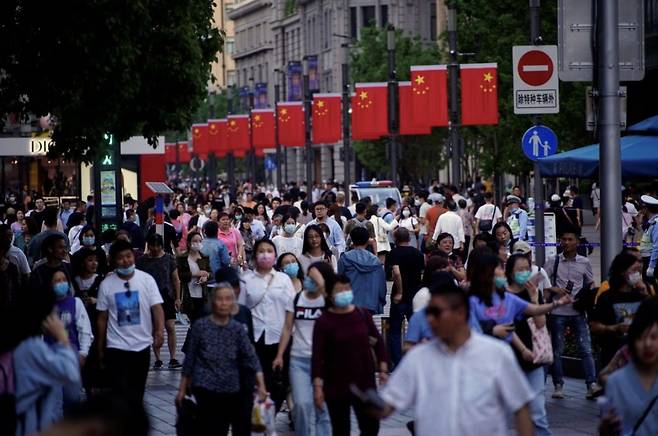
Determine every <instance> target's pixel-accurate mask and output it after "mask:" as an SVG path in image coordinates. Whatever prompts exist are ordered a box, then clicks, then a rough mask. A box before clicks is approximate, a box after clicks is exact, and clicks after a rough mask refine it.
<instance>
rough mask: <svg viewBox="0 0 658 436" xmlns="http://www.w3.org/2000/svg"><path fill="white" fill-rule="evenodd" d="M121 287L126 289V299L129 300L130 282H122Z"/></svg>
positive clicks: (130, 293)
mask: <svg viewBox="0 0 658 436" xmlns="http://www.w3.org/2000/svg"><path fill="white" fill-rule="evenodd" d="M123 287H124V288H126V298H130V296H131V295H132V291H131V290H130V282H124V283H123Z"/></svg>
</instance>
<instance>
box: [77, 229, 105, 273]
mask: <svg viewBox="0 0 658 436" xmlns="http://www.w3.org/2000/svg"><path fill="white" fill-rule="evenodd" d="M78 240H79V241H80V248H81V249H82V248H85V249H88V250H92V251H94V252H95V253H96V260H97V261H98V272H99V273H100V274H102V275H105V273H107V256H106V255H105V251H104V250H101V249H100V248H98V247H97V245H96V234H95V233H94V229H93V228H92V227H90V226H85V227H84V228H83V229H82V230H81V231H80V236H79V237H78ZM71 263H72V264H73V266H74V267H75V265H82V261H81V258H80V255H79V254H78V252H76V253H74V254H73V256H71ZM75 272H77V271H74V273H75Z"/></svg>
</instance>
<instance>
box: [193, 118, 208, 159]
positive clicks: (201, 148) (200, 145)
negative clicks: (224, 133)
mask: <svg viewBox="0 0 658 436" xmlns="http://www.w3.org/2000/svg"><path fill="white" fill-rule="evenodd" d="M208 136H209V126H208V124H205V123H204V124H192V147H193V149H194V152H195V153H196V154H197V155H198V156H199V157H200V158H201V159H207V158H208V153H209V152H210V144H209V143H210V138H209V137H208Z"/></svg>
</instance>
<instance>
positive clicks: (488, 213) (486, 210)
mask: <svg viewBox="0 0 658 436" xmlns="http://www.w3.org/2000/svg"><path fill="white" fill-rule="evenodd" d="M502 217H503V213H502V212H501V211H500V208H499V207H498V206H496V205H495V204H483V205H482V206H480V207H479V208H478V210H477V212H475V219H477V220H480V221H482V220H485V221H486V220H492V223H491V228H492V229H493V226H495V225H496V223H497V222H498V220H499V219H501V218H502ZM477 231H478V232H479V231H480V229H477ZM489 233H491V230H489Z"/></svg>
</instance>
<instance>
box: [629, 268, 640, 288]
mask: <svg viewBox="0 0 658 436" xmlns="http://www.w3.org/2000/svg"><path fill="white" fill-rule="evenodd" d="M626 281H628V284H629V285H631V286H635V285H637V284H638V283H640V282H641V281H642V274H640V273H639V272H638V271H635V272H634V273H630V274H629V275H628V277H627V279H626Z"/></svg>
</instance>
